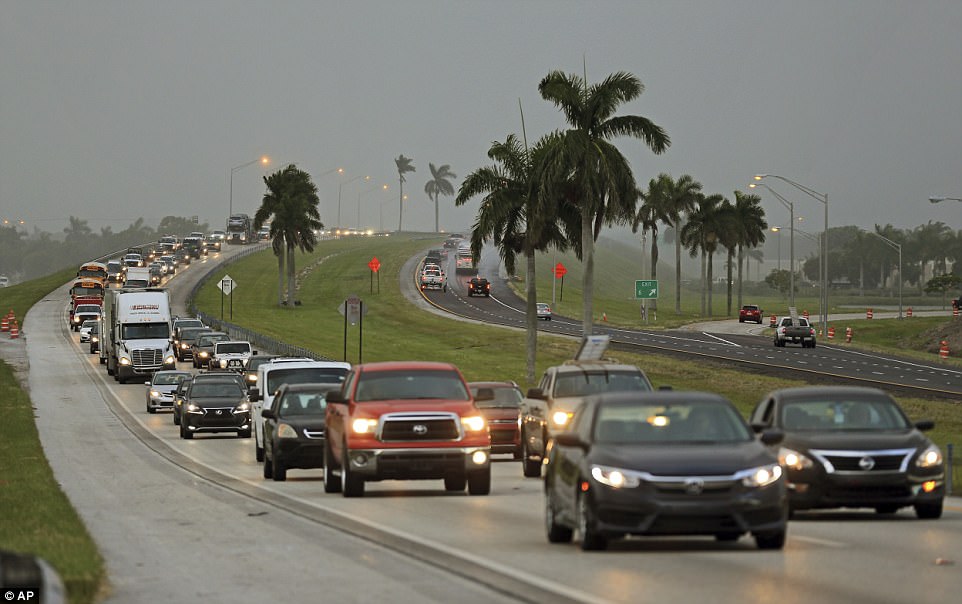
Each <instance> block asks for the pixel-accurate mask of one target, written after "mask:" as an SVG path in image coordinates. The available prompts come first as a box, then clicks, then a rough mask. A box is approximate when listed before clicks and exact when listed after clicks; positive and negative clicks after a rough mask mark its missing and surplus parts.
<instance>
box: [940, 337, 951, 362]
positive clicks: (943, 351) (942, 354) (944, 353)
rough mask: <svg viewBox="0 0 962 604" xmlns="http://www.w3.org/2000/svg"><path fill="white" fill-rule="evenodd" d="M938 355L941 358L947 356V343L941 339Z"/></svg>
mask: <svg viewBox="0 0 962 604" xmlns="http://www.w3.org/2000/svg"><path fill="white" fill-rule="evenodd" d="M939 357H941V358H943V359H947V358H949V343H948V342H947V341H945V340H942V345H941V346H939Z"/></svg>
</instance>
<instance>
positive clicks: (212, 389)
mask: <svg viewBox="0 0 962 604" xmlns="http://www.w3.org/2000/svg"><path fill="white" fill-rule="evenodd" d="M190 396H191V397H206V398H219V397H224V398H226V397H231V398H237V397H242V396H244V390H243V389H242V388H241V387H240V385H239V384H237V383H236V382H226V381H225V382H215V381H204V382H194V385H193V386H192V387H191V389H190Z"/></svg>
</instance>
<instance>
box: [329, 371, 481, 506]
mask: <svg viewBox="0 0 962 604" xmlns="http://www.w3.org/2000/svg"><path fill="white" fill-rule="evenodd" d="M325 420H326V431H327V434H326V443H325V451H324V491H325V492H327V493H337V492H342V493H343V494H344V496H345V497H363V496H364V485H365V483H366V482H369V481H379V480H424V479H438V478H440V479H443V480H444V488H445V490H448V491H463V490H464V487H465V485H467V487H468V492H469V493H470V494H472V495H487V494H488V493H489V492H490V491H491V436H490V434H489V431H488V425H487V422H485V420H484V416H483V415H482V414H481V412H480V411H479V410H478V408H477V406H475V404H474V400H473V399H472V398H471V393H470V391H469V390H468V386H467V384H466V383H465V381H464V377H463V376H462V375H461V372H460V371H458V368H457V367H455V366H454V365H451V364H448V363H428V362H414V361H403V362H401V361H399V362H387V363H365V364H362V365H356V366H354V367H353V368H352V369H351V372H350V373H349V374H348V376H347V378H346V379H345V381H344V385H343V386H342V388H341V390H340V391H339V392H331V393H328V396H327V409H326V412H325Z"/></svg>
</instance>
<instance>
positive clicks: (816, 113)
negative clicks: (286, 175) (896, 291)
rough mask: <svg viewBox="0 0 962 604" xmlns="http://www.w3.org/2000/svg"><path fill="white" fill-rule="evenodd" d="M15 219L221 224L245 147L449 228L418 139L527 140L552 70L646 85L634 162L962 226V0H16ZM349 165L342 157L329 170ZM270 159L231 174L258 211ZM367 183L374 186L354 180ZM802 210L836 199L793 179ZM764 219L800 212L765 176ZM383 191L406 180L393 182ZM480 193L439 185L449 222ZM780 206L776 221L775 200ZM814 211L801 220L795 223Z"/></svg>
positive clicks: (818, 216) (439, 160)
mask: <svg viewBox="0 0 962 604" xmlns="http://www.w3.org/2000/svg"><path fill="white" fill-rule="evenodd" d="M0 14H2V15H3V17H2V19H0V82H2V84H0V218H4V219H13V220H17V219H23V220H25V221H26V225H27V228H28V229H30V230H32V227H33V226H37V227H39V228H40V229H42V230H46V231H53V232H59V231H60V230H61V229H62V228H63V227H64V226H65V225H66V220H67V216H69V215H75V216H79V217H81V218H83V219H86V220H88V221H89V223H90V226H91V227H93V228H94V229H95V230H97V229H99V228H100V227H102V226H107V225H109V226H111V227H112V228H114V230H120V229H122V228H124V227H126V226H127V224H129V223H130V222H131V221H132V220H133V219H135V218H136V217H138V216H143V217H145V218H146V219H147V221H148V223H149V224H151V225H156V224H157V222H158V221H159V220H160V218H161V217H163V216H165V215H169V214H173V215H178V216H190V215H194V214H198V215H199V216H200V218H201V220H207V221H209V222H210V223H211V224H222V223H223V220H224V218H225V216H226V214H227V212H228V204H229V200H228V198H229V176H230V173H231V168H232V167H235V166H239V165H241V164H244V163H246V162H248V161H251V160H254V159H256V158H257V157H259V156H260V155H261V154H267V155H269V156H270V157H271V158H272V159H273V160H274V164H273V168H274V169H276V168H277V167H279V166H281V165H283V164H286V163H290V162H293V163H296V164H297V165H298V166H299V167H300V168H302V169H305V170H307V171H308V172H310V173H311V174H312V175H313V176H314V179H315V182H316V183H317V186H318V189H319V192H320V195H321V218H322V220H323V221H324V222H325V224H327V225H328V226H333V225H335V223H336V222H337V205H338V204H337V197H338V183H339V182H343V181H347V180H349V179H350V178H352V177H354V176H358V175H362V174H369V175H371V176H372V179H373V180H372V181H371V182H372V183H375V184H382V183H386V184H388V185H389V186H390V187H391V189H390V190H389V191H388V192H386V193H385V192H383V191H378V190H370V187H371V186H372V185H368V184H363V183H359V182H358V181H355V182H353V183H350V184H346V185H344V186H343V189H342V191H343V196H342V199H341V206H342V207H341V214H342V220H341V222H342V224H343V225H344V226H355V223H356V216H357V214H356V211H357V199H358V193H359V192H364V193H363V197H362V205H361V220H360V222H361V224H360V226H362V227H372V228H378V227H379V226H380V225H379V222H380V220H381V216H382V213H383V219H384V223H385V224H384V226H385V228H391V229H393V228H396V226H397V196H398V191H397V185H398V182H397V180H398V179H397V171H396V168H395V165H394V161H393V160H394V158H395V157H397V156H398V155H399V154H402V153H403V154H404V155H405V156H407V157H410V158H412V159H413V161H414V165H415V167H416V168H417V171H416V172H415V173H413V174H408V175H407V177H408V182H407V183H406V185H405V193H406V194H409V199H408V200H407V201H406V202H405V203H406V204H407V205H406V206H405V207H406V210H405V217H404V227H405V229H414V228H421V229H424V230H429V229H433V226H434V213H433V205H432V204H431V203H430V202H429V201H428V199H427V196H426V195H425V193H424V183H425V182H426V181H427V179H428V178H429V176H430V171H429V169H428V162H432V163H434V164H435V165H441V164H450V165H451V168H452V170H453V171H454V172H455V173H456V174H457V176H458V179H457V183H456V188H457V186H459V185H460V182H461V178H463V177H464V176H465V175H466V174H467V173H469V172H470V171H472V170H474V169H476V168H478V167H480V166H482V165H487V164H488V163H489V160H488V159H487V156H486V152H487V149H488V148H489V146H490V144H491V142H492V141H494V140H504V138H505V136H506V135H507V134H509V133H520V128H521V126H520V119H519V115H518V101H519V99H520V100H521V102H522V104H523V106H524V111H525V118H526V125H527V134H528V139H529V141H533V140H535V139H536V138H538V137H539V136H541V135H542V134H544V133H546V132H548V131H550V130H553V129H555V128H563V127H564V125H565V124H564V121H563V116H562V115H561V114H560V113H559V112H558V111H557V110H556V109H555V108H554V107H553V106H551V105H549V104H548V103H546V102H545V101H543V100H542V99H541V98H540V96H539V95H538V91H537V85H538V82H539V81H540V80H541V78H542V77H543V76H545V75H546V74H547V73H548V72H549V71H551V70H555V69H559V70H563V71H566V72H574V73H579V74H580V73H581V72H582V69H583V60H586V63H587V73H588V79H589V81H590V82H597V81H600V80H601V79H603V78H604V77H605V76H607V75H608V74H610V73H612V72H614V71H619V70H624V71H628V72H631V73H633V74H635V75H636V76H638V77H639V78H640V79H641V81H642V82H643V83H644V84H645V86H646V91H645V93H644V94H643V95H642V96H641V97H640V99H638V100H636V101H634V102H633V103H630V104H628V105H626V106H624V107H623V109H622V111H621V112H622V113H633V114H639V115H643V116H646V117H648V118H650V119H652V120H653V121H654V122H655V123H657V124H658V125H660V126H662V127H663V128H665V129H666V130H667V132H668V134H669V135H670V136H671V139H672V145H671V148H670V149H669V151H668V152H667V153H665V154H664V155H662V156H655V155H653V154H652V153H651V152H650V151H648V150H647V149H646V148H645V147H644V146H643V144H642V143H641V142H640V141H635V140H629V139H622V140H621V141H620V142H618V145H619V147H620V148H621V149H622V151H623V152H624V153H625V154H626V156H627V157H628V158H629V159H630V160H631V162H632V165H633V168H634V171H635V175H636V178H637V179H638V181H639V184H640V185H642V186H645V185H646V184H647V182H648V180H649V179H650V178H652V177H654V176H656V175H657V174H658V173H659V172H662V171H665V172H669V173H671V174H672V175H673V176H676V177H677V176H679V175H681V174H684V173H688V174H691V175H692V176H693V177H694V178H695V179H696V180H698V181H700V182H702V183H703V184H704V187H705V191H706V192H708V193H722V194H724V195H726V196H727V197H729V198H731V196H732V191H733V190H735V189H741V188H744V187H745V186H746V185H747V183H748V182H749V180H750V178H751V176H752V175H753V174H755V173H758V172H767V173H773V174H780V175H783V176H786V177H788V178H791V179H793V180H796V181H798V182H800V183H803V184H805V185H807V186H809V187H811V188H813V189H815V190H817V191H820V192H823V193H827V194H828V195H829V199H830V221H831V224H832V225H843V224H855V225H859V226H862V227H871V225H872V224H874V223H876V222H877V223H883V224H884V223H892V224H894V225H895V226H898V227H901V228H906V227H914V226H917V225H919V224H924V223H925V222H927V221H929V220H941V221H944V222H946V223H947V224H949V225H950V226H952V228H954V229H959V228H962V204H959V203H956V202H944V203H942V204H939V205H932V204H930V203H929V202H928V200H927V199H928V197H929V196H930V195H937V194H938V195H947V196H951V197H962V37H960V35H959V32H960V31H962V2H959V1H958V0H917V1H912V2H908V1H905V2H890V1H879V0H849V1H839V2H821V1H811V0H806V1H805V2H797V1H784V2H777V1H776V2H766V1H756V2H745V1H725V2H719V1H714V0H711V1H709V0H705V1H672V2H668V1H665V2H641V1H630V2H587V1H583V2H582V1H579V2H563V1H562V2H557V1H552V2H548V1H527V2H508V1H492V0H488V1H476V2H454V1H428V0H405V1H401V2H399V1H377V2H375V1H371V2H364V1H353V2H336V3H335V2H293V1H283V0H279V1H276V2H264V1H262V0H260V1H257V2H253V1H233V2H224V1H204V0H202V1H199V2H198V1H196V0H192V1H190V2H180V1H168V0H165V1H164V2H157V1H155V0H150V1H147V2H144V1H139V0H136V1H132V0H123V1H120V0H117V1H111V2H107V1H84V2H52V1H37V0H0ZM337 167H343V168H344V170H345V175H344V176H341V177H340V179H339V178H338V175H337V174H335V173H332V174H327V175H323V173H324V172H326V171H329V170H332V169H334V168H337ZM264 173H265V172H264V170H263V169H261V168H260V167H259V166H257V165H252V166H250V167H246V168H243V169H240V170H236V171H235V172H234V183H233V207H234V210H235V211H244V210H246V211H249V212H251V213H253V211H254V210H255V208H256V207H257V206H258V205H259V203H260V198H261V196H262V195H263V183H262V181H261V177H262V176H263V174H264ZM362 184H363V186H361V185H362ZM771 185H772V187H773V188H775V189H776V190H778V191H779V192H780V193H781V194H782V195H784V196H786V197H788V198H789V199H791V200H792V201H794V202H795V205H796V214H797V215H801V216H803V217H805V218H806V225H807V227H808V228H809V229H811V230H812V231H818V230H820V229H821V226H822V206H821V204H819V203H818V202H816V201H814V200H812V199H810V198H807V197H805V196H804V195H803V194H801V193H798V192H797V191H795V190H794V189H792V188H791V187H790V186H788V185H783V184H779V183H777V182H772V183H771ZM762 198H763V202H764V206H765V208H766V210H767V211H768V213H769V222H770V223H771V224H780V223H781V222H785V221H787V212H786V211H784V210H783V209H782V208H781V206H779V205H778V202H777V201H775V200H774V199H773V198H772V197H771V196H770V195H768V193H767V192H765V193H763V194H762ZM391 200H393V203H391ZM476 208H477V204H476V203H473V204H471V205H470V206H469V208H459V209H456V208H454V207H453V198H442V210H441V226H442V228H447V229H448V230H452V229H467V228H469V226H470V224H471V222H472V220H473V217H474V213H475V210H476ZM780 221H781V222H780ZM803 228H804V227H803Z"/></svg>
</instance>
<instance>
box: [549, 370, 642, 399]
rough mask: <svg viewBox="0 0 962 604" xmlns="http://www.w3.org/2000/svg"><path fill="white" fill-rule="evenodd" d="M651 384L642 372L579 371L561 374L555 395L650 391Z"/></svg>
mask: <svg viewBox="0 0 962 604" xmlns="http://www.w3.org/2000/svg"><path fill="white" fill-rule="evenodd" d="M648 390H651V384H649V383H648V380H646V379H645V376H644V375H643V374H641V373H633V372H632V373H630V372H626V371H610V372H604V373H602V372H579V373H566V374H559V375H558V378H557V380H556V382H555V390H554V396H555V397H556V398H561V397H568V396H588V395H591V394H598V393H600V392H629V391H648Z"/></svg>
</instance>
